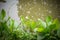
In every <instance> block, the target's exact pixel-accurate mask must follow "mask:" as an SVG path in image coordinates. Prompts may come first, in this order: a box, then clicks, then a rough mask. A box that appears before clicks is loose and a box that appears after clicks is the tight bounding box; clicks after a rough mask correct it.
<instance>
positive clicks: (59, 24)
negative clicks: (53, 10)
mask: <svg viewBox="0 0 60 40" xmlns="http://www.w3.org/2000/svg"><path fill="white" fill-rule="evenodd" d="M53 24H55V25H56V29H58V28H59V26H60V23H59V20H58V19H57V18H56V19H54V21H53Z"/></svg>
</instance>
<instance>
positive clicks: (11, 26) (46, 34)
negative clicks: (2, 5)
mask: <svg viewBox="0 0 60 40" xmlns="http://www.w3.org/2000/svg"><path fill="white" fill-rule="evenodd" d="M5 16H6V12H5V10H4V9H2V11H1V13H0V40H60V21H59V20H58V19H57V18H56V19H54V20H53V19H52V18H51V16H48V17H46V20H45V21H43V20H41V19H39V20H37V21H34V20H31V19H30V18H29V19H27V20H26V19H25V18H24V17H23V16H21V17H20V18H21V20H20V21H21V23H20V24H19V25H18V26H16V24H17V23H16V24H15V22H16V21H15V20H13V19H11V18H10V17H8V19H7V20H5Z"/></svg>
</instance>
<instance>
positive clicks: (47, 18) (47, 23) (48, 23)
mask: <svg viewBox="0 0 60 40" xmlns="http://www.w3.org/2000/svg"><path fill="white" fill-rule="evenodd" d="M51 23H52V18H51V16H48V17H46V25H47V26H49V25H51Z"/></svg>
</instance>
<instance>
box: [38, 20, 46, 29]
mask: <svg viewBox="0 0 60 40" xmlns="http://www.w3.org/2000/svg"><path fill="white" fill-rule="evenodd" d="M37 24H39V27H44V28H46V23H45V22H44V21H43V20H41V19H39V20H38V23H37Z"/></svg>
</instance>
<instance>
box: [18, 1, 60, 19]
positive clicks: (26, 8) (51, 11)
mask: <svg viewBox="0 0 60 40" xmlns="http://www.w3.org/2000/svg"><path fill="white" fill-rule="evenodd" d="M18 2H19V3H18V14H19V16H24V17H25V18H26V19H27V18H28V17H30V18H31V19H34V20H37V19H39V18H40V19H43V20H44V19H45V17H46V16H52V17H53V19H54V18H58V19H59V20H60V0H19V1H18Z"/></svg>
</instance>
